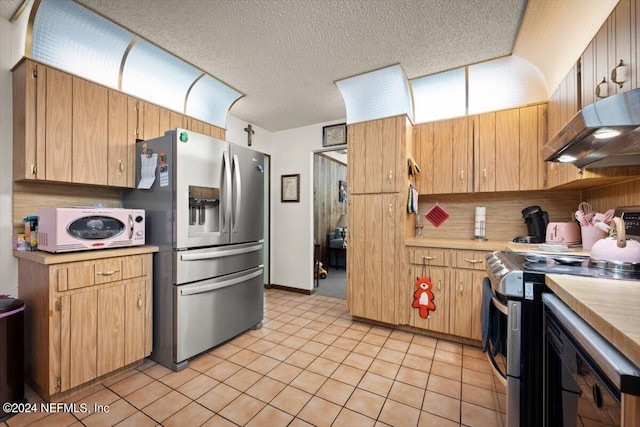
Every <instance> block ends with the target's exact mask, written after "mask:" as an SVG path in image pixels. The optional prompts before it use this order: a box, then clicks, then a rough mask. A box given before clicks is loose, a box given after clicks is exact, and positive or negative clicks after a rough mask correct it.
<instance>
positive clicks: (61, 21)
mask: <svg viewBox="0 0 640 427" xmlns="http://www.w3.org/2000/svg"><path fill="white" fill-rule="evenodd" d="M132 39H133V34H131V33H130V32H128V31H126V30H123V29H122V28H120V27H119V26H117V25H115V24H113V23H111V22H110V21H107V20H106V19H103V18H101V17H99V16H98V15H96V14H94V13H93V12H91V11H89V10H87V9H85V8H84V7H82V6H80V5H78V4H77V3H74V2H72V1H69V0H57V1H56V0H42V1H41V3H40V6H39V7H38V10H37V13H36V17H35V20H34V24H33V32H32V41H31V58H32V59H34V60H36V61H40V62H42V63H44V64H48V65H51V66H53V67H55V68H59V69H62V70H66V71H68V72H70V73H72V74H75V75H77V76H81V77H84V78H86V79H89V80H92V81H95V82H97V83H100V84H103V85H105V86H109V87H112V88H115V89H117V88H118V76H119V74H120V63H121V62H122V56H123V55H124V52H125V50H126V48H127V46H128V45H129V43H130V42H131V40H132Z"/></svg>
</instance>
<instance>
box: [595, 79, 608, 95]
mask: <svg viewBox="0 0 640 427" xmlns="http://www.w3.org/2000/svg"><path fill="white" fill-rule="evenodd" d="M603 84H604V86H602V85H603ZM607 96H609V87H608V86H607V78H606V77H603V78H602V81H601V82H600V83H598V86H596V97H597V98H606V97H607Z"/></svg>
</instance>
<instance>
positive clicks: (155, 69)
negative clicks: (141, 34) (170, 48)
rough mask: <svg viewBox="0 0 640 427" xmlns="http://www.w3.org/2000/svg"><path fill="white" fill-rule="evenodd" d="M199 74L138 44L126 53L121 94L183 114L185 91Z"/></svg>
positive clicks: (141, 42)
mask: <svg viewBox="0 0 640 427" xmlns="http://www.w3.org/2000/svg"><path fill="white" fill-rule="evenodd" d="M200 74H202V72H201V71H199V70H197V69H196V68H195V67H193V66H191V65H189V64H187V63H186V62H184V61H182V60H180V59H178V58H176V57H175V56H173V55H171V54H170V53H168V52H166V51H164V50H162V49H160V48H158V47H156V46H154V45H152V44H151V43H149V42H147V41H145V40H139V41H138V42H137V43H136V44H135V45H133V48H132V49H131V51H130V52H129V55H128V56H127V60H126V62H125V64H124V71H123V73H122V90H123V91H124V92H127V93H129V94H131V95H133V96H136V97H138V98H142V99H144V100H147V101H151V102H153V103H155V104H158V105H161V106H163V107H166V108H171V109H173V110H176V111H183V109H184V101H185V99H186V95H187V91H188V90H189V87H190V86H191V84H193V82H194V81H195V79H197V78H198V77H199V76H200Z"/></svg>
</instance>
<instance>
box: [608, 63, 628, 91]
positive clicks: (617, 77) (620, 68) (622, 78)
mask: <svg viewBox="0 0 640 427" xmlns="http://www.w3.org/2000/svg"><path fill="white" fill-rule="evenodd" d="M611 81H612V82H614V83H615V84H617V85H618V86H620V88H621V89H622V85H623V84H624V82H626V81H627V66H626V65H625V63H624V62H622V59H621V60H620V62H619V63H618V65H617V66H616V67H615V68H614V69H613V70H611Z"/></svg>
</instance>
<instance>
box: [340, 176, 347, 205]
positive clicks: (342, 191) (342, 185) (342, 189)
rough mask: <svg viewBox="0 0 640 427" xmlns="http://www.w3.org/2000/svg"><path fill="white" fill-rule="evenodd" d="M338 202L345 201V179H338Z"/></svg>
mask: <svg viewBox="0 0 640 427" xmlns="http://www.w3.org/2000/svg"><path fill="white" fill-rule="evenodd" d="M338 202H340V203H347V181H338Z"/></svg>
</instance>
